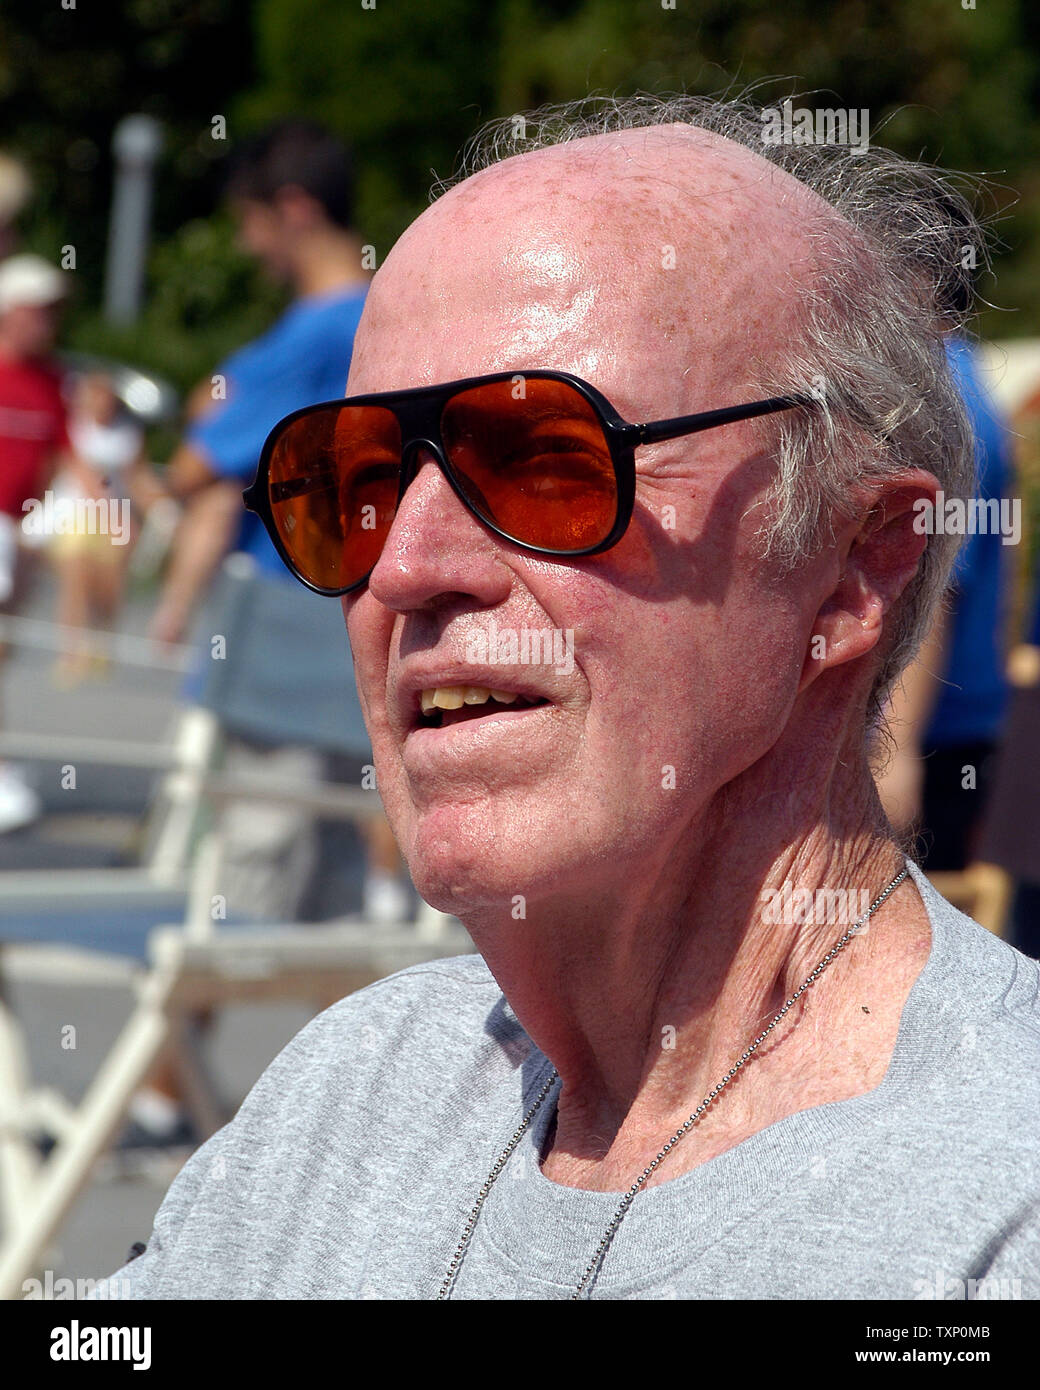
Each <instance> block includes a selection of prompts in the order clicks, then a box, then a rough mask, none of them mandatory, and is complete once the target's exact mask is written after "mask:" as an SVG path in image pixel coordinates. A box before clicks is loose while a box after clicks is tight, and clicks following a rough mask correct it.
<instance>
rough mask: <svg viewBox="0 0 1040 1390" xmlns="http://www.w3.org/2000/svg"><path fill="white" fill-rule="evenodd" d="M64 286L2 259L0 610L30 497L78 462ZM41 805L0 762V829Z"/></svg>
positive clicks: (21, 581)
mask: <svg viewBox="0 0 1040 1390" xmlns="http://www.w3.org/2000/svg"><path fill="white" fill-rule="evenodd" d="M67 293H68V287H67V282H66V277H65V275H64V274H63V273H62V271H60V270H58V269H57V267H56V266H53V265H51V264H50V263H49V262H47V261H45V260H43V259H42V258H41V257H39V256H33V255H18V256H9V257H8V258H7V259H6V260H5V261H3V262H0V614H5V613H11V612H12V611H14V610H15V609H16V608H17V605H18V603H19V601H20V599H21V597H22V595H23V592H24V588H25V580H26V577H27V576H26V554H25V551H24V550H22V549H21V548H20V547H19V544H18V540H19V535H20V528H21V522H22V520H23V517H24V515H25V512H26V510H27V508H28V506H29V504H31V503H32V501H33V500H35V501H37V502H39V501H40V499H41V498H42V497H43V494H44V491H45V489H46V487H47V484H48V482H49V481H50V478H51V476H52V475H53V472H54V470H55V468H56V467H58V466H64V467H68V468H69V469H71V470H75V469H76V468H77V467H78V464H77V460H76V459H75V457H74V455H73V453H72V449H71V446H70V443H69V436H68V431H67V428H66V414H65V402H64V399H63V397H62V393H61V375H60V372H59V370H58V368H57V366H56V365H55V363H54V362H53V361H51V358H50V354H51V352H52V350H53V348H54V343H55V339H56V337H57V332H58V324H59V319H60V314H61V306H62V301H63V300H64V299H65V296H66V294H67ZM4 655H6V652H5V649H4V647H3V646H2V644H0V660H2V658H3V656H4ZM40 809H41V808H40V800H39V797H38V796H37V795H36V793H35V792H34V791H33V790H32V788H31V787H29V786H28V785H27V784H26V782H25V780H24V778H23V776H22V775H21V773H20V772H19V771H18V770H17V769H15V768H12V767H11V766H10V765H9V764H6V763H0V833H6V832H7V831H10V830H15V829H17V828H18V827H20V826H22V825H27V824H29V822H30V821H32V820H35V819H36V817H37V816H38V815H39V814H40Z"/></svg>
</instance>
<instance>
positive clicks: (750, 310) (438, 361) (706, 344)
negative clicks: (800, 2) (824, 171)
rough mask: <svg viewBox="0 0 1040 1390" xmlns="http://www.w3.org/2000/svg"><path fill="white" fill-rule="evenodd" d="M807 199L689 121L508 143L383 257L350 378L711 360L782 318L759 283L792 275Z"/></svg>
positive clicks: (378, 381) (772, 170) (801, 260)
mask: <svg viewBox="0 0 1040 1390" xmlns="http://www.w3.org/2000/svg"><path fill="white" fill-rule="evenodd" d="M817 202H818V200H817V199H816V198H815V195H814V194H812V193H810V191H809V190H808V189H806V188H804V186H803V185H801V184H799V183H798V182H797V181H796V180H795V179H793V178H792V177H791V176H790V175H788V174H787V173H786V172H785V171H783V170H780V169H777V168H776V167H775V166H773V165H771V164H770V163H769V162H768V161H767V160H765V159H764V158H763V157H761V156H759V155H756V154H755V153H754V152H753V151H750V150H746V149H744V148H742V147H741V146H739V145H736V144H734V143H733V142H732V141H729V140H725V139H722V138H721V137H718V136H715V135H712V134H710V133H708V132H706V131H702V130H697V129H695V128H692V127H688V126H667V127H649V128H642V129H638V130H632V131H625V132H619V133H616V134H610V135H600V136H593V137H587V138H585V139H581V140H575V141H571V142H569V143H567V144H565V145H557V146H552V147H550V148H547V149H543V150H536V151H532V152H530V153H527V154H522V155H519V156H515V157H513V158H510V159H507V160H504V161H502V162H501V163H499V164H496V165H493V166H491V167H490V168H488V169H486V170H483V171H481V172H480V173H477V174H475V175H473V176H472V177H471V178H469V179H467V180H465V181H464V182H463V183H460V184H458V185H456V186H455V187H454V188H452V189H451V190H449V191H448V192H447V193H446V194H445V195H444V196H443V197H442V198H441V199H440V200H439V201H438V202H436V203H434V204H433V206H432V207H431V208H429V209H428V210H427V211H426V212H425V213H424V214H423V215H422V216H421V217H420V218H419V219H418V220H417V221H416V222H414V223H413V224H412V226H411V227H410V228H409V229H408V230H407V231H406V232H405V234H404V235H403V236H402V238H401V240H400V241H399V242H398V244H397V246H396V247H395V248H394V250H393V252H392V253H391V255H390V256H389V257H388V259H387V262H386V264H385V266H384V267H383V269H382V270H380V272H379V273H378V274H377V276H376V279H375V282H374V284H373V287H372V291H371V293H370V297H369V298H370V304H369V307H368V309H367V310H366V318H365V320H364V321H363V323H362V331H361V333H360V334H359V342H358V344H357V348H356V356H355V366H354V368H353V369H352V372H351V390H373V389H394V388H397V387H402V386H405V385H418V384H422V382H423V381H424V380H428V381H435V380H446V379H450V377H451V376H453V375H457V376H465V375H468V374H479V373H481V372H485V371H496V370H501V369H509V368H511V367H513V366H523V365H527V366H531V365H535V364H539V363H540V365H543V366H550V365H555V366H569V367H570V368H571V369H572V370H577V371H579V372H581V371H585V372H587V373H588V374H589V375H590V377H593V376H594V375H595V369H596V365H597V362H598V361H600V360H602V359H604V358H606V359H610V360H612V361H614V362H616V360H617V358H618V357H619V355H624V354H626V353H627V354H631V355H633V356H634V357H635V358H644V359H645V358H647V357H649V358H650V359H653V358H654V356H655V355H661V356H665V357H668V356H674V355H675V354H676V353H681V354H683V355H684V357H685V356H687V355H689V354H690V353H691V352H696V353H699V354H710V355H711V356H713V357H714V358H715V359H716V365H717V366H718V367H719V368H720V370H721V369H723V363H724V362H725V361H726V360H728V359H729V358H730V357H731V356H732V354H733V353H742V352H743V353H745V354H746V351H747V339H748V338H749V336H751V337H754V338H755V340H756V342H757V344H758V346H759V347H765V348H768V342H769V339H770V338H772V337H773V336H780V335H781V330H780V322H779V320H780V318H781V317H782V316H783V310H784V304H785V300H784V296H783V295H782V294H780V293H779V291H778V292H777V294H776V295H775V296H771V294H770V284H771V283H772V282H776V283H777V284H779V282H780V281H781V280H786V281H789V279H790V277H789V276H788V277H784V276H783V275H782V274H779V273H778V272H779V271H781V270H782V269H784V268H787V269H788V270H790V271H791V272H792V273H793V274H794V275H795V276H796V277H797V276H798V274H799V269H800V267H801V270H802V272H803V273H805V274H808V272H809V268H810V261H811V252H810V246H809V240H808V236H807V224H808V222H809V221H810V219H811V215H812V212H813V210H814V207H813V205H814V204H815V203H817ZM789 293H790V291H789V288H788V289H787V290H786V294H787V296H788V302H789ZM724 340H728V341H729V348H728V349H727V347H726V344H725V341H724ZM377 358H378V362H377V361H376V359H377ZM373 369H376V370H373ZM615 374H616V373H615Z"/></svg>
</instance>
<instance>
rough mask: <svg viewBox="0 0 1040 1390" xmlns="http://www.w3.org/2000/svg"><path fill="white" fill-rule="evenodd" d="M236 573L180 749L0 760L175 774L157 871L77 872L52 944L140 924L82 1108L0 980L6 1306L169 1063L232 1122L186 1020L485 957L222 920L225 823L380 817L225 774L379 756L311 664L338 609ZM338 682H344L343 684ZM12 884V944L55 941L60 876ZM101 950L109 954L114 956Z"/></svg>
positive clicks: (367, 800)
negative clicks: (175, 912) (244, 749)
mask: <svg viewBox="0 0 1040 1390" xmlns="http://www.w3.org/2000/svg"><path fill="white" fill-rule="evenodd" d="M241 560H242V557H232V559H231V560H230V561H229V563H228V564H227V565H226V566H225V570H224V574H223V586H224V587H223V593H222V598H221V602H220V605H219V608H218V613H219V626H218V628H217V631H216V632H215V634H214V637H215V638H217V637H219V638H221V639H223V645H222V648H220V650H223V652H224V656H225V657H226V655H227V653H229V652H230V653H233V659H224V658H221V657H219V656H218V657H217V659H213V660H207V661H206V662H205V665H204V667H203V674H202V676H201V679H200V681H199V683H198V691H197V698H198V705H197V706H196V707H195V708H193V709H190V710H188V711H187V712H186V713H185V714H184V716H183V717H182V719H181V721H180V726H179V728H178V730H177V732H176V733H175V736H174V738H173V740H172V744H171V746H170V747H169V748H167V749H161V748H156V747H152V746H143V747H142V746H138V747H136V748H135V747H133V746H132V745H128V744H126V743H125V742H123V741H122V740H115V739H113V740H97V739H93V740H89V739H88V740H81V741H80V744H79V746H78V745H77V740H76V739H75V737H74V736H68V735H64V734H62V735H55V736H48V737H49V738H50V744H51V747H50V749H49V750H47V749H46V744H47V740H46V739H42V738H35V739H33V740H25V739H24V738H23V739H21V740H20V739H19V738H18V736H17V735H10V734H8V735H4V736H3V738H2V739H0V752H2V751H4V749H5V747H8V746H19V745H20V746H21V751H22V753H23V756H24V755H26V754H27V753H34V752H35V753H36V755H38V756H51V757H53V758H54V760H55V762H66V761H73V762H75V761H76V760H77V759H79V760H80V761H84V762H89V761H101V762H109V761H110V762H114V763H116V764H117V765H124V766H147V767H157V768H165V769H167V775H166V776H165V778H164V781H163V785H162V788H161V790H160V793H159V796H158V797H157V799H156V804H155V806H154V808H153V811H152V814H151V816H150V825H149V833H148V846H149V847H148V852H147V856H146V860H145V864H144V865H143V866H142V868H139V869H134V868H129V869H110V870H105V871H100V872H99V873H96V872H92V873H90V874H87V873H84V872H83V871H72V870H70V871H68V874H69V875H70V876H72V877H73V878H74V879H75V882H74V883H73V884H71V885H67V886H66V890H67V891H70V892H71V893H72V895H73V896H74V900H75V902H76V911H77V913H79V914H81V915H82V917H83V919H84V922H85V924H86V925H87V930H86V932H85V933H84V934H82V935H78V936H77V938H76V939H75V940H74V941H70V938H69V934H68V931H67V920H68V919H67V916H66V917H65V918H64V919H62V920H63V922H64V930H63V931H62V932H61V933H59V934H56V935H54V934H52V935H51V936H50V939H51V940H56V941H58V942H60V943H61V944H63V945H66V946H70V945H75V946H76V947H78V948H80V949H82V948H83V947H88V948H89V947H91V946H94V947H95V948H96V946H97V945H98V944H99V943H98V942H97V940H96V938H95V937H94V936H93V934H92V932H91V930H90V922H91V912H92V904H91V899H92V897H93V898H94V899H95V903H99V902H100V903H104V904H105V907H104V909H103V910H104V911H107V912H111V911H113V910H114V911H117V912H118V911H119V910H120V907H122V908H123V909H124V910H129V913H130V916H131V919H132V926H131V928H130V930H129V931H128V932H127V933H126V934H125V935H124V936H123V937H122V938H120V941H121V946H120V949H122V950H123V951H124V952H125V953H126V954H128V955H131V956H143V959H144V963H143V964H142V965H139V966H138V967H137V975H136V994H137V1003H136V1005H135V1007H134V1009H133V1011H132V1013H131V1015H130V1017H129V1019H128V1020H127V1022H126V1024H125V1026H124V1027H123V1029H122V1031H121V1033H120V1034H119V1036H118V1038H117V1040H116V1042H115V1044H114V1045H113V1047H112V1049H111V1051H110V1052H109V1054H108V1056H107V1057H106V1059H105V1061H104V1063H103V1065H102V1066H101V1068H100V1069H99V1071H98V1073H97V1074H96V1076H95V1077H94V1079H93V1081H92V1082H91V1084H90V1086H89V1088H88V1090H87V1093H86V1095H85V1096H84V1097H83V1100H82V1101H81V1102H80V1104H78V1105H71V1104H70V1103H69V1102H68V1101H67V1100H66V1099H65V1098H64V1097H63V1096H61V1095H60V1094H58V1093H57V1092H56V1091H54V1090H53V1089H48V1088H41V1087H38V1086H34V1085H33V1083H32V1079H31V1076H30V1072H29V1066H28V1063H27V1053H26V1048H25V1044H24V1039H23V1036H22V1032H21V1029H20V1027H19V1025H18V1022H17V1020H16V1019H15V1017H14V1015H13V1013H12V1011H11V1010H10V1008H9V1007H8V1005H7V1002H6V1000H5V998H4V995H3V992H2V986H3V977H2V970H0V1222H2V1226H0V1230H2V1242H0V1298H11V1297H16V1296H18V1295H19V1293H20V1291H21V1285H22V1281H23V1280H24V1279H25V1278H27V1277H29V1275H31V1274H32V1273H33V1271H34V1269H35V1268H36V1267H37V1266H38V1264H39V1263H40V1262H41V1261H42V1259H43V1257H44V1255H45V1252H46V1250H47V1247H48V1245H49V1243H50V1242H51V1241H52V1240H53V1238H54V1236H55V1234H56V1232H57V1230H58V1229H59V1227H60V1225H61V1223H62V1221H63V1220H64V1218H65V1216H66V1215H67V1213H68V1211H69V1209H70V1208H71V1206H72V1205H73V1203H74V1202H75V1200H76V1198H77V1196H78V1194H79V1193H80V1191H81V1190H82V1189H83V1187H84V1186H85V1185H86V1183H87V1182H88V1180H89V1178H90V1174H91V1171H92V1169H93V1167H94V1165H95V1163H96V1162H97V1160H98V1158H99V1157H100V1156H101V1155H102V1154H103V1153H104V1152H105V1150H106V1148H107V1147H108V1146H109V1144H110V1143H111V1141H112V1139H113V1137H114V1135H115V1134H116V1133H117V1131H118V1129H119V1126H120V1124H121V1122H122V1121H123V1119H124V1118H125V1115H126V1111H127V1107H128V1105H129V1102H130V1099H131V1097H132V1095H133V1093H134V1091H135V1090H136V1089H137V1087H138V1086H139V1085H140V1084H141V1083H142V1082H143V1081H144V1079H145V1078H146V1077H147V1075H148V1073H149V1071H150V1070H151V1068H152V1067H153V1065H154V1064H155V1062H156V1061H157V1060H158V1059H159V1058H160V1056H163V1055H168V1056H170V1057H171V1058H172V1059H173V1061H174V1062H175V1064H176V1066H177V1069H178V1072H179V1075H180V1077H181V1079H182V1083H183V1087H184V1094H185V1101H186V1105H187V1107H188V1109H189V1113H190V1114H191V1116H192V1119H193V1121H194V1123H195V1125H196V1127H197V1128H198V1130H199V1132H200V1133H201V1134H203V1135H209V1134H211V1133H213V1132H214V1131H215V1130H216V1129H217V1128H219V1127H220V1125H222V1124H223V1123H224V1122H225V1120H226V1119H227V1118H228V1117H227V1116H226V1115H224V1114H223V1113H222V1111H221V1107H220V1104H219V1102H218V1100H217V1098H216V1096H215V1093H214V1090H213V1087H212V1085H211V1083H210V1080H209V1077H208V1075H207V1073H206V1069H205V1067H204V1066H203V1064H202V1061H201V1058H200V1056H199V1054H198V1051H197V1049H196V1047H195V1045H194V1039H193V1037H192V1027H191V1017H192V1015H193V1014H194V1013H196V1012H197V1011H198V1010H200V1009H204V1008H209V1007H219V1006H220V1005H221V1004H227V1003H230V1002H233V1001H241V1000H254V999H273V998H306V999H310V1000H312V1001H315V1002H316V1003H317V1004H318V1006H319V1007H326V1006H327V1005H328V1004H329V1003H331V1002H332V1001H333V1000H334V999H336V998H339V997H342V995H344V994H348V993H350V992H352V991H353V990H356V989H360V988H362V987H363V986H365V985H367V984H370V983H372V982H373V981H374V980H377V979H381V978H383V977H384V976H386V975H388V974H392V973H393V972H394V971H396V970H400V969H403V968H405V967H406V966H408V965H413V964H418V963H419V962H421V961H425V960H431V959H435V958H437V957H441V956H447V955H455V954H462V953H468V952H470V951H472V950H473V945H472V942H471V941H470V939H469V936H468V935H467V934H466V932H465V930H464V928H463V927H462V925H461V923H458V922H457V921H456V920H455V919H453V918H451V917H447V916H445V915H444V914H441V913H437V912H435V911H434V910H433V909H429V908H427V909H426V910H425V911H421V912H420V917H419V920H418V921H417V922H416V923H415V924H414V925H402V926H397V927H387V926H385V925H378V926H375V925H373V924H371V923H368V922H366V921H364V920H363V919H362V918H358V919H356V920H354V919H345V920H343V921H338V922H330V923H327V924H320V925H312V926H299V925H288V924H286V925H271V926H257V925H252V924H247V923H243V922H240V921H239V922H236V921H234V920H232V915H231V914H229V915H228V918H227V920H225V919H223V917H222V914H221V913H219V912H217V913H215V912H214V903H215V900H217V899H219V894H218V893H217V891H216V890H217V888H218V887H219V875H220V861H221V829H220V818H219V817H218V816H217V815H215V814H214V813H215V811H216V809H217V808H218V807H220V806H222V805H226V804H228V803H231V802H236V801H243V800H244V801H247V802H248V803H249V804H252V805H255V806H260V805H263V804H265V803H276V804H279V805H285V804H295V805H298V806H300V807H303V808H306V809H307V810H308V811H312V812H314V813H315V814H320V815H321V816H323V817H329V816H336V817H342V818H345V819H357V818H360V817H364V816H366V815H374V814H379V813H380V803H379V801H378V796H377V794H376V793H375V792H374V791H366V790H362V789H361V788H360V787H357V786H343V785H332V784H329V783H314V782H312V781H310V780H304V781H301V780H299V779H296V780H293V779H288V778H285V777H274V776H271V775H270V774H269V773H264V772H256V771H253V770H250V771H247V772H246V771H239V772H235V771H230V772H229V771H228V770H226V769H225V768H223V767H222V766H221V762H222V755H223V751H224V746H225V741H226V737H227V735H228V734H229V733H232V732H236V733H244V734H247V735H252V736H254V737H258V738H264V739H268V740H271V741H272V742H278V741H285V742H293V741H297V742H305V743H311V744H312V745H313V746H316V747H319V748H324V749H329V750H332V749H336V748H339V749H342V750H349V751H352V752H354V753H355V754H360V755H361V756H365V755H367V750H368V747H369V744H368V737H367V733H366V732H365V730H364V727H363V724H362V723H361V721H360V717H359V716H358V717H353V718H352V717H351V716H349V715H347V714H345V710H347V709H349V708H352V702H350V701H344V699H343V685H342V677H336V676H335V675H332V676H330V675H329V671H330V670H331V669H332V668H331V667H330V666H329V663H327V662H326V663H324V664H323V663H321V662H320V661H315V659H314V656H315V653H316V652H320V651H322V650H323V649H324V650H327V647H326V648H323V646H322V644H328V643H330V642H332V643H336V644H338V647H340V648H342V649H343V650H344V652H345V650H346V638H345V634H344V630H343V619H342V613H341V611H340V608H339V605H338V604H329V603H325V602H322V601H321V600H319V599H317V597H315V596H308V595H307V594H306V593H305V591H304V590H302V589H301V588H299V586H296V585H289V584H287V583H278V584H276V585H275V586H273V587H272V584H271V582H270V581H268V582H266V583H263V582H259V581H258V577H257V576H256V575H255V573H254V572H253V571H252V568H251V566H249V565H248V564H247V565H243V564H242V563H241ZM214 650H215V651H216V650H217V648H214ZM344 659H345V658H344ZM344 669H345V670H346V671H347V674H348V675H349V666H348V665H347V666H345V668H344ZM300 691H307V692H308V698H307V700H306V701H301V700H300V699H299V692H300ZM27 745H28V746H27ZM6 877H7V878H8V879H15V880H17V882H16V883H14V884H12V890H13V891H14V892H15V893H21V894H22V895H23V899H24V901H25V903H26V911H27V914H28V916H27V926H24V925H23V928H22V930H19V931H12V930H11V929H10V927H9V926H8V928H7V929H5V926H4V924H3V922H0V938H6V939H8V940H10V939H12V938H13V937H14V938H21V939H26V938H28V939H32V940H40V939H41V936H42V937H44V938H46V937H47V935H48V930H47V927H46V923H45V922H44V923H43V925H41V919H40V918H39V916H37V917H36V918H35V919H34V918H33V916H32V907H33V905H34V904H35V905H37V906H39V904H40V903H41V902H42V901H43V900H44V898H45V897H46V898H51V897H53V896H54V895H55V894H58V895H60V894H61V893H62V889H63V885H62V883H61V879H62V873H61V871H58V872H56V873H48V874H45V875H35V876H34V875H31V874H14V875H7V876H6ZM171 902H177V903H183V915H182V920H181V921H180V923H179V924H178V925H161V924H162V923H164V922H165V923H169V921H170V906H171ZM105 945H106V946H108V948H109V949H110V950H111V949H112V941H111V940H108V941H106V942H105ZM0 964H2V955H0ZM84 987H89V986H84ZM41 1131H42V1132H43V1133H45V1134H48V1135H50V1136H52V1137H53V1139H54V1141H55V1144H54V1147H53V1149H52V1150H51V1151H50V1153H49V1154H48V1155H47V1157H46V1158H41V1155H40V1149H39V1146H38V1144H37V1142H36V1140H35V1136H37V1135H39V1134H40V1133H41Z"/></svg>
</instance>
